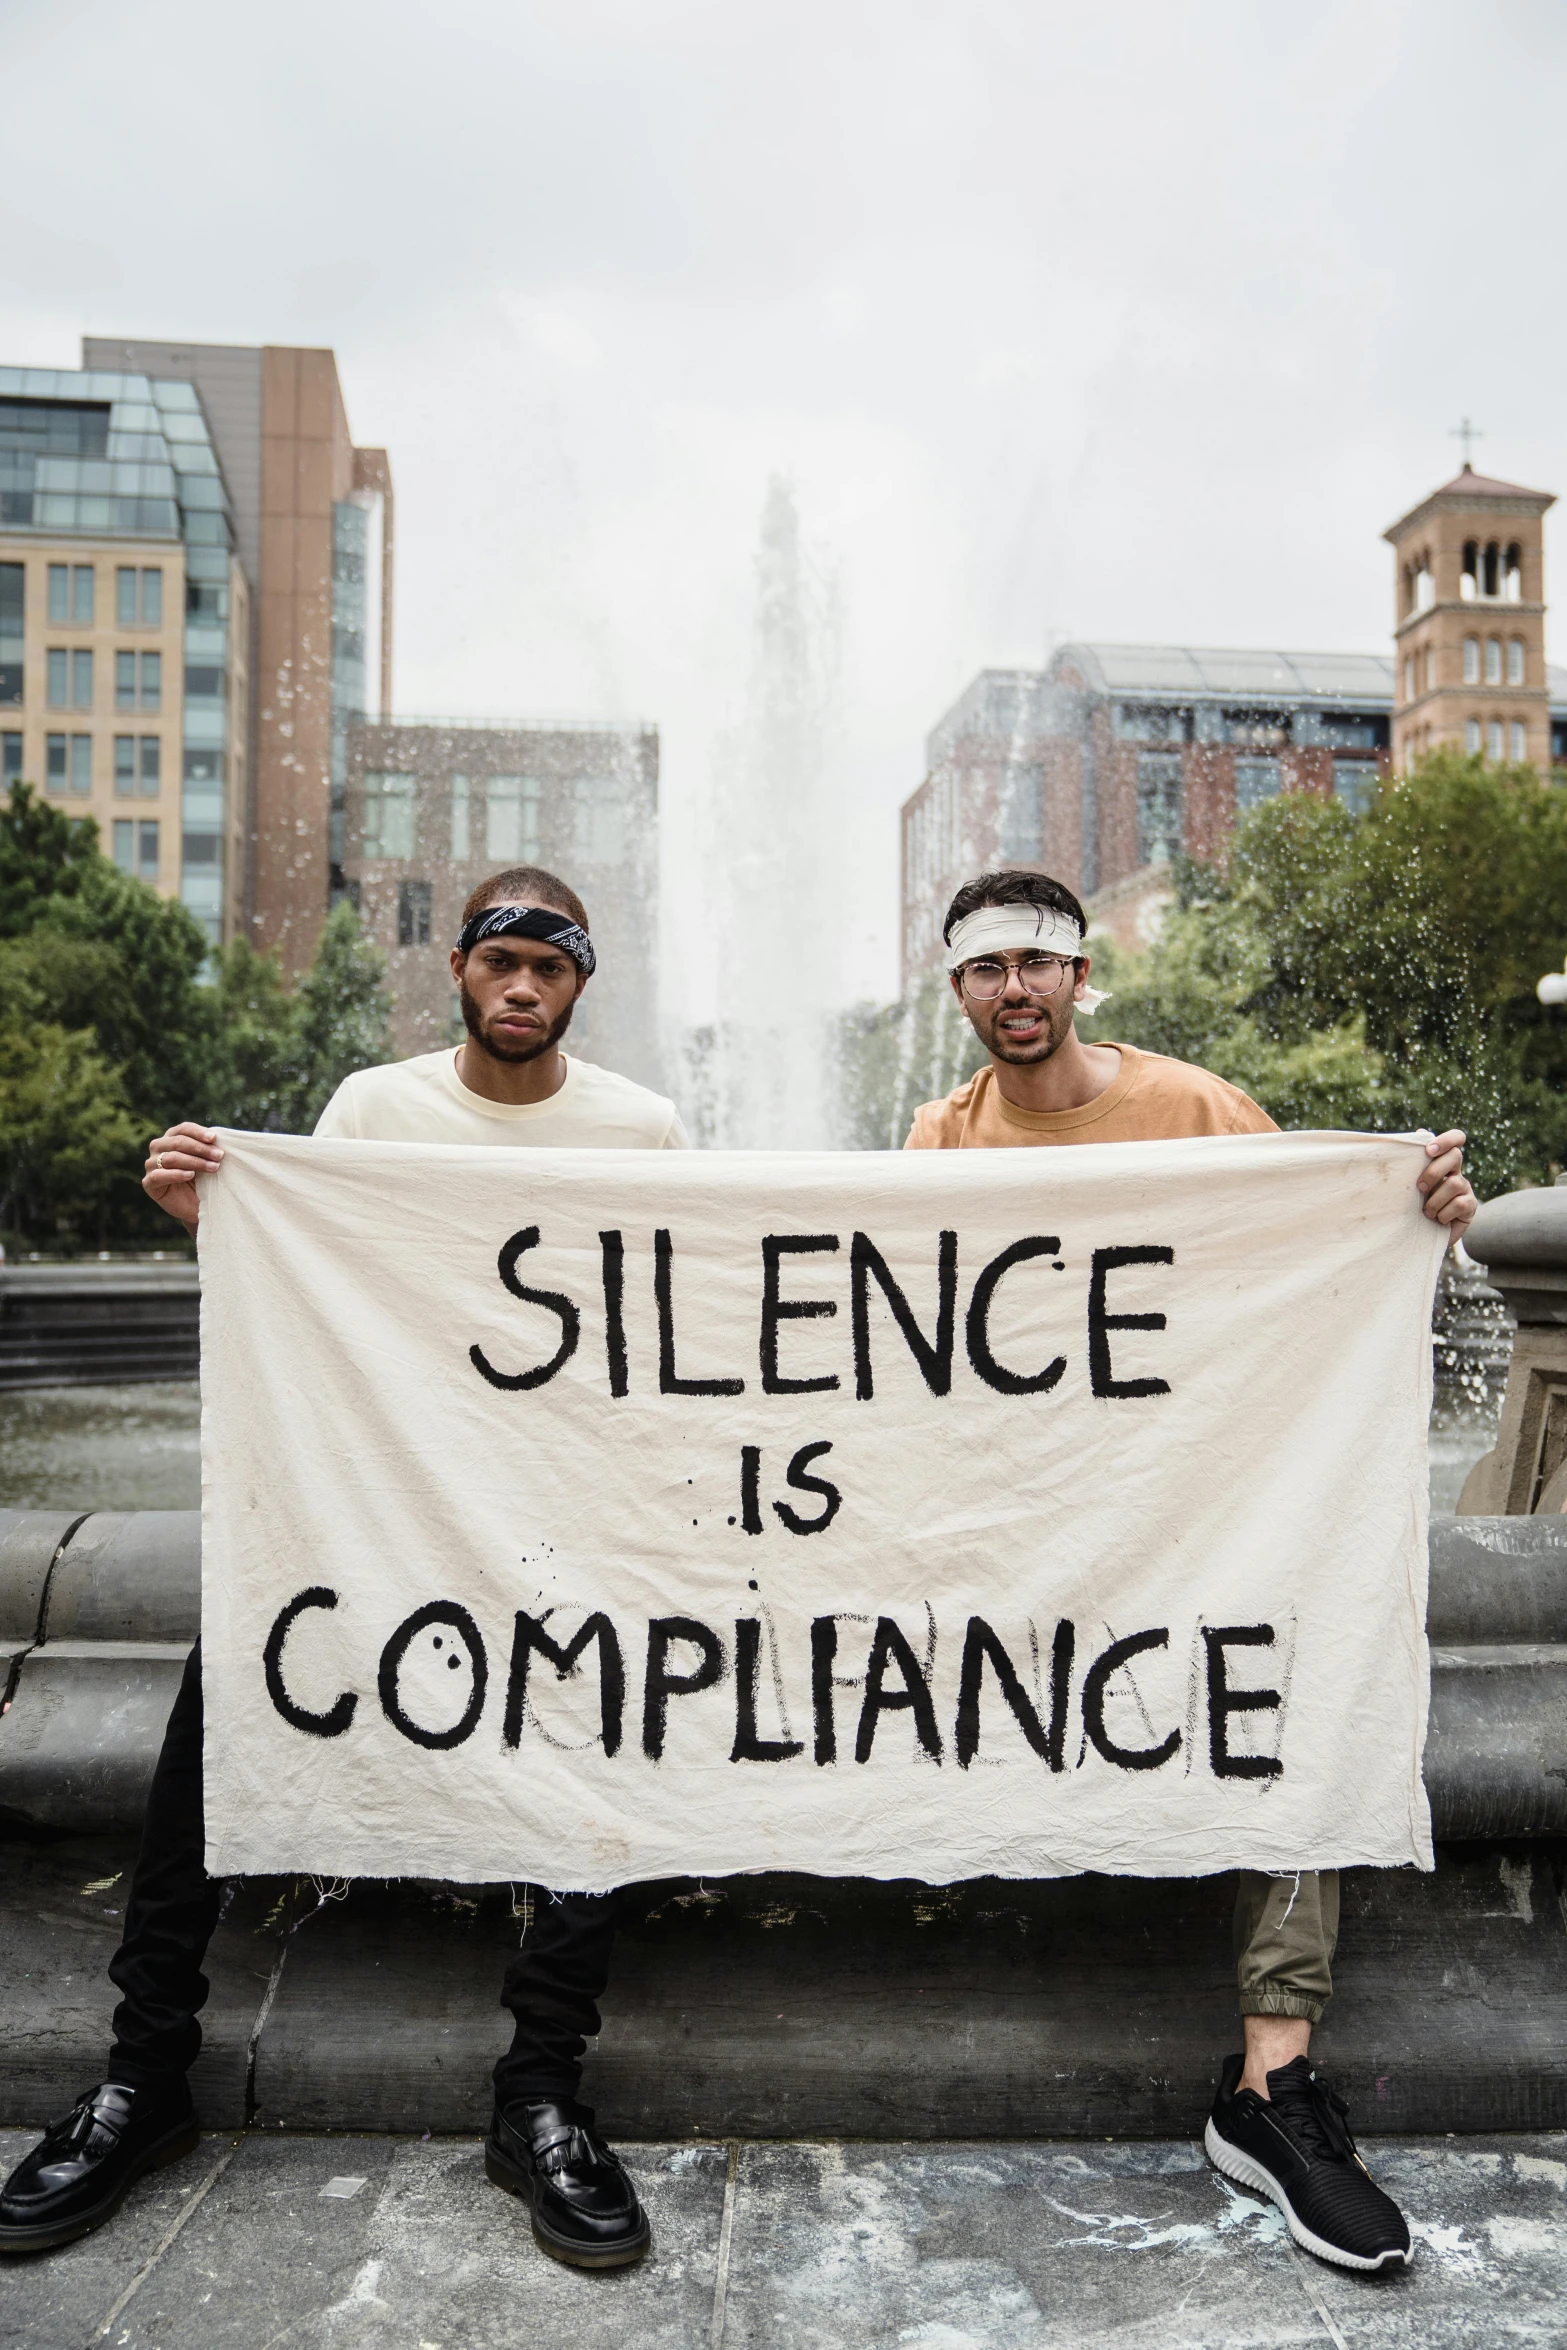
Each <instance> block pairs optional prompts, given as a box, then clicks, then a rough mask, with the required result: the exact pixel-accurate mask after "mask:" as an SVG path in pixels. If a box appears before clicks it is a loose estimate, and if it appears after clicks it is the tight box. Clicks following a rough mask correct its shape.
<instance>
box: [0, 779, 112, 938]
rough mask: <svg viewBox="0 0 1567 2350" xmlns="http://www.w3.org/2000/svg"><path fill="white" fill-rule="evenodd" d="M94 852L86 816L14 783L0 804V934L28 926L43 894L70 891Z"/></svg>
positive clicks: (93, 832)
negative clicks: (73, 813)
mask: <svg viewBox="0 0 1567 2350" xmlns="http://www.w3.org/2000/svg"><path fill="white" fill-rule="evenodd" d="M97 855H98V827H97V825H96V824H95V823H94V822H93V820H92V818H91V817H90V816H78V817H74V818H73V817H70V816H67V815H65V814H64V813H63V812H62V810H60V809H59V808H52V807H50V805H49V803H48V801H47V800H41V799H39V798H38V797H37V795H36V794H35V793H34V791H33V790H32V788H31V786H30V785H28V784H25V783H14V784H13V785H12V786H11V790H10V794H9V797H8V799H7V803H6V805H5V807H4V809H0V938H18V937H20V936H21V934H22V932H23V931H25V930H30V929H31V928H32V926H33V921H34V918H35V916H36V913H37V909H38V907H39V906H40V905H41V904H42V903H43V902H44V901H45V900H46V899H48V898H56V897H70V896H72V895H74V893H75V892H76V890H78V889H79V888H80V887H81V883H82V877H83V875H84V874H86V873H87V872H89V871H90V870H91V867H92V865H93V863H94V860H95V859H96V858H97Z"/></svg>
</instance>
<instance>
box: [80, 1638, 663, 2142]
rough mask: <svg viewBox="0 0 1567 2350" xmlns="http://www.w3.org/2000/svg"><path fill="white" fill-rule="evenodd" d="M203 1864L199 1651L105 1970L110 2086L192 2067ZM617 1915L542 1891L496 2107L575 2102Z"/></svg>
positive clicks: (609, 1900) (172, 1727)
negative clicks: (110, 2023)
mask: <svg viewBox="0 0 1567 2350" xmlns="http://www.w3.org/2000/svg"><path fill="white" fill-rule="evenodd" d="M205 1862H206V1821H205V1817H204V1813H203V1807H202V1787H201V1644H200V1642H199V1641H198V1642H197V1644H196V1646H195V1647H194V1648H193V1649H192V1650H191V1653H190V1661H189V1662H188V1664H187V1665H186V1667H185V1677H184V1679H183V1680H182V1681H181V1683H180V1690H179V1695H178V1697H177V1698H176V1699H175V1701H174V1711H173V1712H172V1713H171V1714H170V1716H169V1726H168V1728H167V1730H165V1732H164V1734H163V1751H162V1753H161V1754H160V1755H159V1757H158V1767H157V1769H156V1771H155V1772H154V1773H153V1779H152V1791H151V1793H150V1794H149V1796H148V1798H147V1817H146V1821H145V1823H144V1825H143V1828H142V1839H141V1851H140V1853H139V1855H138V1856H137V1861H136V1872H135V1875H134V1876H133V1878H132V1879H131V1890H130V1898H129V1900H128V1901H127V1903H126V1906H125V1939H124V1941H123V1942H122V1943H121V1944H120V1947H119V1949H118V1950H117V1951H116V1952H115V1954H114V1957H113V1960H112V1961H111V1963H110V1966H109V1980H110V1981H111V1982H112V1983H113V1984H114V1985H115V1987H116V1988H117V1989H118V1990H119V1991H120V1992H121V1993H122V1994H123V1996H122V1997H121V2000H120V2004H119V2006H118V2007H117V2008H116V2009H115V2011H114V2046H113V2048H112V2049H111V2050H110V2053H109V2069H108V2075H107V2077H108V2079H110V2080H111V2081H125V2082H127V2083H130V2084H132V2085H134V2086H138V2087H139V2086H142V2085H147V2086H155V2085H157V2084H160V2083H163V2082H167V2081H168V2080H170V2078H171V2077H173V2076H176V2075H178V2074H181V2073H184V2072H187V2071H188V2070H189V2068H190V2066H191V2065H192V2064H193V2063H194V2062H195V2060H196V2052H197V2050H198V2049H199V2048H200V2046H201V2026H200V2025H199V2024H198V2023H197V2021H196V2018H197V2016H198V2015H199V2014H200V2013H201V2010H202V2009H203V2007H205V2005H206V2003H207V1991H208V1988H209V1986H208V1983H207V1978H206V1976H205V1975H204V1974H203V1973H202V1971H201V1962H202V1960H203V1959H204V1958H205V1956H206V1954H207V1944H208V1942H209V1941H210V1940H211V1938H212V1930H213V1928H214V1926H215V1925H216V1924H217V1922H218V1907H219V1903H220V1900H221V1897H222V1887H221V1885H220V1884H219V1882H218V1881H217V1880H216V1879H215V1878H212V1877H209V1876H208V1874H207V1871H206V1865H205ZM618 1910H619V1902H618V1899H617V1897H616V1896H615V1895H614V1894H613V1893H606V1894H602V1895H595V1894H591V1893H548V1892H544V1891H542V1890H541V1891H536V1892H535V1894H534V1897H533V1915H532V1919H531V1921H530V1923H529V1925H528V1928H527V1931H526V1932H525V1933H524V1935H523V1937H522V1943H521V1947H520V1948H519V1949H518V1950H517V1951H516V1952H515V1953H514V1954H513V1956H512V1958H511V1960H510V1961H509V1963H508V1965H507V1968H506V1975H505V1980H504V1982H503V1984H502V1986H501V2003H502V2005H503V2006H505V2007H509V2008H510V2009H511V2012H512V2017H513V2021H514V2025H515V2029H514V2031H513V2034H512V2044H511V2046H510V2048H509V2049H508V2050H507V2051H506V2054H505V2055H504V2056H503V2057H502V2058H501V2060H500V2062H499V2063H498V2064H497V2065H496V2067H495V2099H496V2103H497V2104H498V2105H499V2106H501V2107H503V2108H504V2107H505V2106H507V2105H510V2104H512V2103H513V2102H514V2101H515V2100H516V2099H518V2098H524V2097H561V2096H566V2097H574V2096H575V2095H576V2093H577V2088H578V2085H579V2083H580V2082H581V2079H582V2057H583V2053H584V2046H585V2043H586V2042H587V2041H588V2040H590V2039H591V2038H592V2037H593V2035H594V2034H595V2033H596V2032H597V2030H598V2028H599V2013H598V2002H599V1999H600V1997H601V1995H602V1993H603V1990H604V1985H605V1983H606V1982H607V1981H608V1979H609V1955H610V1949H611V1946H612V1944H613V1942H614V1939H615V1921H616V1916H617V1913H618Z"/></svg>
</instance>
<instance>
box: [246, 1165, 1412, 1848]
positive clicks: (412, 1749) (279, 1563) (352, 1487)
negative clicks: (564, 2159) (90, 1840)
mask: <svg viewBox="0 0 1567 2350" xmlns="http://www.w3.org/2000/svg"><path fill="white" fill-rule="evenodd" d="M226 1142H227V1146H228V1148H227V1160H226V1164H225V1167H224V1172H223V1175H222V1177H221V1179H220V1180H219V1181H218V1182H217V1183H215V1184H213V1185H212V1186H211V1187H210V1188H209V1191H208V1194H207V1196H206V1198H205V1199H204V1203H203V1217H202V1226H201V1233H202V1239H201V1250H202V1271H203V1366H204V1369H203V1401H204V1410H203V1448H204V1486H205V1490H206V1495H207V1507H206V1523H205V1529H204V1601H203V1606H204V1633H205V1642H206V1647H205V1673H206V1678H207V1687H208V1717H207V1718H208V1730H207V1749H208V1751H207V1787H208V1805H207V1812H208V1839H209V1851H208V1866H209V1868H210V1869H212V1870H213V1871H214V1872H215V1873H229V1872H233V1871H236V1870H242V1869H243V1870H262V1869H280V1868H311V1869H317V1870H324V1869H331V1870H334V1871H336V1872H338V1873H342V1874H381V1875H393V1874H404V1873H408V1874H413V1873H417V1874H421V1875H438V1876H444V1877H448V1878H469V1879H482V1878H495V1877H503V1876H512V1877H519V1876H526V1877H530V1878H533V1879H536V1880H539V1881H542V1882H545V1883H551V1884H557V1885H572V1886H584V1887H590V1888H592V1887H601V1886H608V1885H611V1884H614V1883H619V1882H624V1881H627V1880H632V1879H636V1878H641V1877H646V1876H652V1875H659V1874H666V1873H670V1872H672V1871H683V1870H696V1869H707V1870H713V1871H719V1870H735V1869H759V1868H804V1869H816V1870H820V1871H830V1872H832V1873H867V1874H873V1875H884V1876H887V1875H915V1876H922V1877H926V1878H928V1879H930V1880H932V1881H946V1880H949V1879H952V1878H955V1877H962V1876H970V1875H975V1874H980V1873H986V1872H995V1873H1000V1874H1013V1875H1031V1876H1032V1875H1048V1874H1056V1873H1060V1872H1063V1871H1068V1870H1074V1869H1080V1868H1087V1867H1093V1868H1105V1869H1122V1870H1132V1871H1138V1872H1144V1873H1160V1872H1163V1871H1170V1872H1178V1873H1183V1874H1184V1873H1190V1872H1192V1871H1194V1870H1202V1869H1209V1868H1220V1867H1228V1866H1236V1865H1244V1866H1254V1867H1274V1866H1278V1867H1284V1866H1289V1867H1297V1866H1335V1865H1344V1864H1346V1863H1349V1862H1352V1861H1371V1862H1381V1863H1383V1864H1390V1863H1393V1862H1396V1861H1410V1860H1413V1861H1417V1862H1421V1863H1423V1864H1425V1865H1429V1834H1430V1831H1429V1819H1428V1815H1427V1812H1426V1807H1425V1799H1424V1794H1423V1790H1422V1787H1421V1782H1420V1774H1419V1759H1420V1748H1421V1744H1422V1741H1423V1735H1424V1709H1425V1691H1426V1657H1425V1647H1424V1637H1423V1629H1422V1627H1423V1620H1424V1597H1425V1591H1424V1565H1425V1538H1424V1483H1425V1456H1424V1431H1425V1415H1426V1413H1427V1411H1428V1409H1429V1378H1430V1349H1429V1338H1428V1330H1429V1307H1430V1294H1431V1288H1432V1284H1433V1281H1434V1278H1435V1273H1436V1268H1437V1265H1438V1263H1439V1261H1440V1252H1441V1237H1440V1235H1439V1234H1438V1233H1436V1232H1435V1230H1434V1228H1433V1227H1431V1226H1430V1225H1428V1224H1427V1223H1426V1222H1425V1221H1424V1219H1422V1218H1421V1217H1420V1216H1419V1214H1418V1203H1417V1201H1416V1196H1415V1193H1414V1174H1415V1172H1416V1169H1417V1165H1418V1155H1419V1153H1418V1145H1416V1144H1413V1143H1409V1142H1404V1141H1400V1140H1397V1139H1388V1138H1373V1137H1361V1136H1342V1135H1340V1136H1273V1135H1267V1136H1256V1137H1222V1138H1205V1139H1202V1140H1198V1141H1188V1142H1179V1143H1170V1144H1126V1145H1111V1146H1099V1147H1097V1148H1094V1149H1088V1150H1080V1151H1061V1152H1016V1153H1011V1152H1002V1153H989V1152H987V1153H982V1154H981V1153H974V1154H967V1153H950V1154H948V1153H941V1154H935V1153H932V1154H928V1155H927V1154H923V1153H921V1154H912V1153H911V1154H909V1155H908V1156H907V1157H904V1156H902V1155H887V1156H881V1155H871V1154H867V1155H865V1156H863V1157H862V1156H858V1155H856V1156H835V1157H828V1156H825V1155H823V1156H804V1155H801V1156H794V1155H789V1156H783V1155H778V1156H773V1155H763V1154H754V1155H753V1154H716V1153H714V1154H706V1153H702V1154H698V1153H692V1154H674V1153H668V1154H666V1153H647V1154H641V1153H613V1152H582V1153H576V1152H570V1153H568V1152H558V1151H540V1152H518V1151H507V1152H504V1153H502V1152H492V1151H483V1150H465V1149H453V1148H443V1149H433V1148H432V1149H423V1148H416V1147H414V1146H408V1145H401V1144H380V1143H339V1142H324V1143H316V1142H306V1141H301V1140H295V1139H293V1138H287V1137H257V1136H233V1137H228V1138H226Z"/></svg>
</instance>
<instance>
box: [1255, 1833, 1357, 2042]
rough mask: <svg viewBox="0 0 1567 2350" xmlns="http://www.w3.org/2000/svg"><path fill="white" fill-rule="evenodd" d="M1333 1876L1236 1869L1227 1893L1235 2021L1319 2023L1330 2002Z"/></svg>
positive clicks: (1335, 1907)
mask: <svg viewBox="0 0 1567 2350" xmlns="http://www.w3.org/2000/svg"><path fill="white" fill-rule="evenodd" d="M1337 1942H1338V1871H1337V1870H1336V1869H1302V1870H1301V1871H1300V1872H1299V1874H1298V1875H1297V1874H1296V1873H1295V1872H1294V1871H1293V1870H1292V1871H1291V1872H1290V1873H1289V1874H1288V1875H1286V1876H1277V1875H1275V1876H1269V1875H1265V1874H1264V1873H1263V1872H1262V1871H1261V1870H1260V1869H1242V1871H1241V1873H1240V1882H1239V1883H1238V1885H1237V1886H1236V1889H1235V1980H1236V1986H1237V1988H1238V1990H1239V1992H1240V2009H1241V2013H1242V2015H1295V2016H1302V2017H1304V2018H1305V2020H1306V2021H1307V2022H1308V2023H1313V2024H1315V2023H1320V2022H1321V2020H1322V2010H1323V2009H1324V2008H1325V2007H1326V2005H1327V2003H1328V2001H1329V2000H1330V1999H1331V1998H1332V1996H1333V1952H1334V1948H1335V1946H1336V1944H1337Z"/></svg>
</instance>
